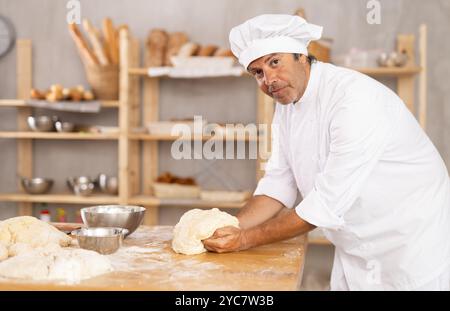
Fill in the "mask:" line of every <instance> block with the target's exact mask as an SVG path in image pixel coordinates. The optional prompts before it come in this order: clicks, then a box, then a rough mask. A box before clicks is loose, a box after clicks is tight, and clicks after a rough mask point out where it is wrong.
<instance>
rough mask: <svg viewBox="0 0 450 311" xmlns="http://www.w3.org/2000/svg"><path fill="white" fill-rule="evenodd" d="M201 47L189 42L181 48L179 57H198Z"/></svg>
mask: <svg viewBox="0 0 450 311" xmlns="http://www.w3.org/2000/svg"><path fill="white" fill-rule="evenodd" d="M199 47H200V46H199V45H198V44H196V43H193V42H188V43H185V44H184V45H183V46H182V47H181V48H180V51H179V52H178V55H177V56H179V57H189V56H194V55H196V53H197V51H198V49H199Z"/></svg>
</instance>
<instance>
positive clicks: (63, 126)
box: [55, 121, 75, 133]
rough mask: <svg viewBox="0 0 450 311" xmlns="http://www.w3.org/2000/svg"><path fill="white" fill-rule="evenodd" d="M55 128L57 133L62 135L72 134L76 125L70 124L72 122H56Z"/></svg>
mask: <svg viewBox="0 0 450 311" xmlns="http://www.w3.org/2000/svg"><path fill="white" fill-rule="evenodd" d="M55 128H56V131H58V132H60V133H70V132H73V131H74V130H75V124H73V123H70V122H62V121H56V122H55Z"/></svg>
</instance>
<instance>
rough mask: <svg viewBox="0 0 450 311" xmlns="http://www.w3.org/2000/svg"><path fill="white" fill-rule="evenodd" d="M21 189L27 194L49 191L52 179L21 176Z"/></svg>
mask: <svg viewBox="0 0 450 311" xmlns="http://www.w3.org/2000/svg"><path fill="white" fill-rule="evenodd" d="M20 181H21V184H22V187H23V189H24V190H25V191H26V192H27V193H29V194H43V193H47V192H48V191H50V189H51V187H52V186H53V180H52V179H48V178H40V177H37V178H21V180H20Z"/></svg>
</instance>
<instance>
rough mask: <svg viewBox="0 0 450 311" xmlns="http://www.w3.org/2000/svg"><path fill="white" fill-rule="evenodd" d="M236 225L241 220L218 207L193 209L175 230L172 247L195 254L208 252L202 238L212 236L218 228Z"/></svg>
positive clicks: (187, 253) (179, 251) (177, 250)
mask: <svg viewBox="0 0 450 311" xmlns="http://www.w3.org/2000/svg"><path fill="white" fill-rule="evenodd" d="M226 226H234V227H236V228H239V220H238V219H237V218H236V217H234V216H232V215H230V214H228V213H225V212H221V211H219V209H217V208H213V209H211V210H201V209H192V210H190V211H188V212H186V213H184V215H183V216H181V218H180V221H179V222H178V223H177V224H176V225H175V228H174V230H173V240H172V249H173V250H174V251H175V252H177V253H181V254H185V255H195V254H200V253H203V252H206V249H205V247H204V246H203V243H202V240H204V239H207V238H209V237H211V236H212V235H213V234H214V231H216V229H218V228H222V227H226Z"/></svg>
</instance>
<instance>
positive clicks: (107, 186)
mask: <svg viewBox="0 0 450 311" xmlns="http://www.w3.org/2000/svg"><path fill="white" fill-rule="evenodd" d="M97 183H98V187H99V188H100V190H101V191H102V192H103V193H107V194H113V195H115V194H117V193H118V190H119V179H118V178H117V177H114V176H108V175H106V174H100V175H98V178H97Z"/></svg>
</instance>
